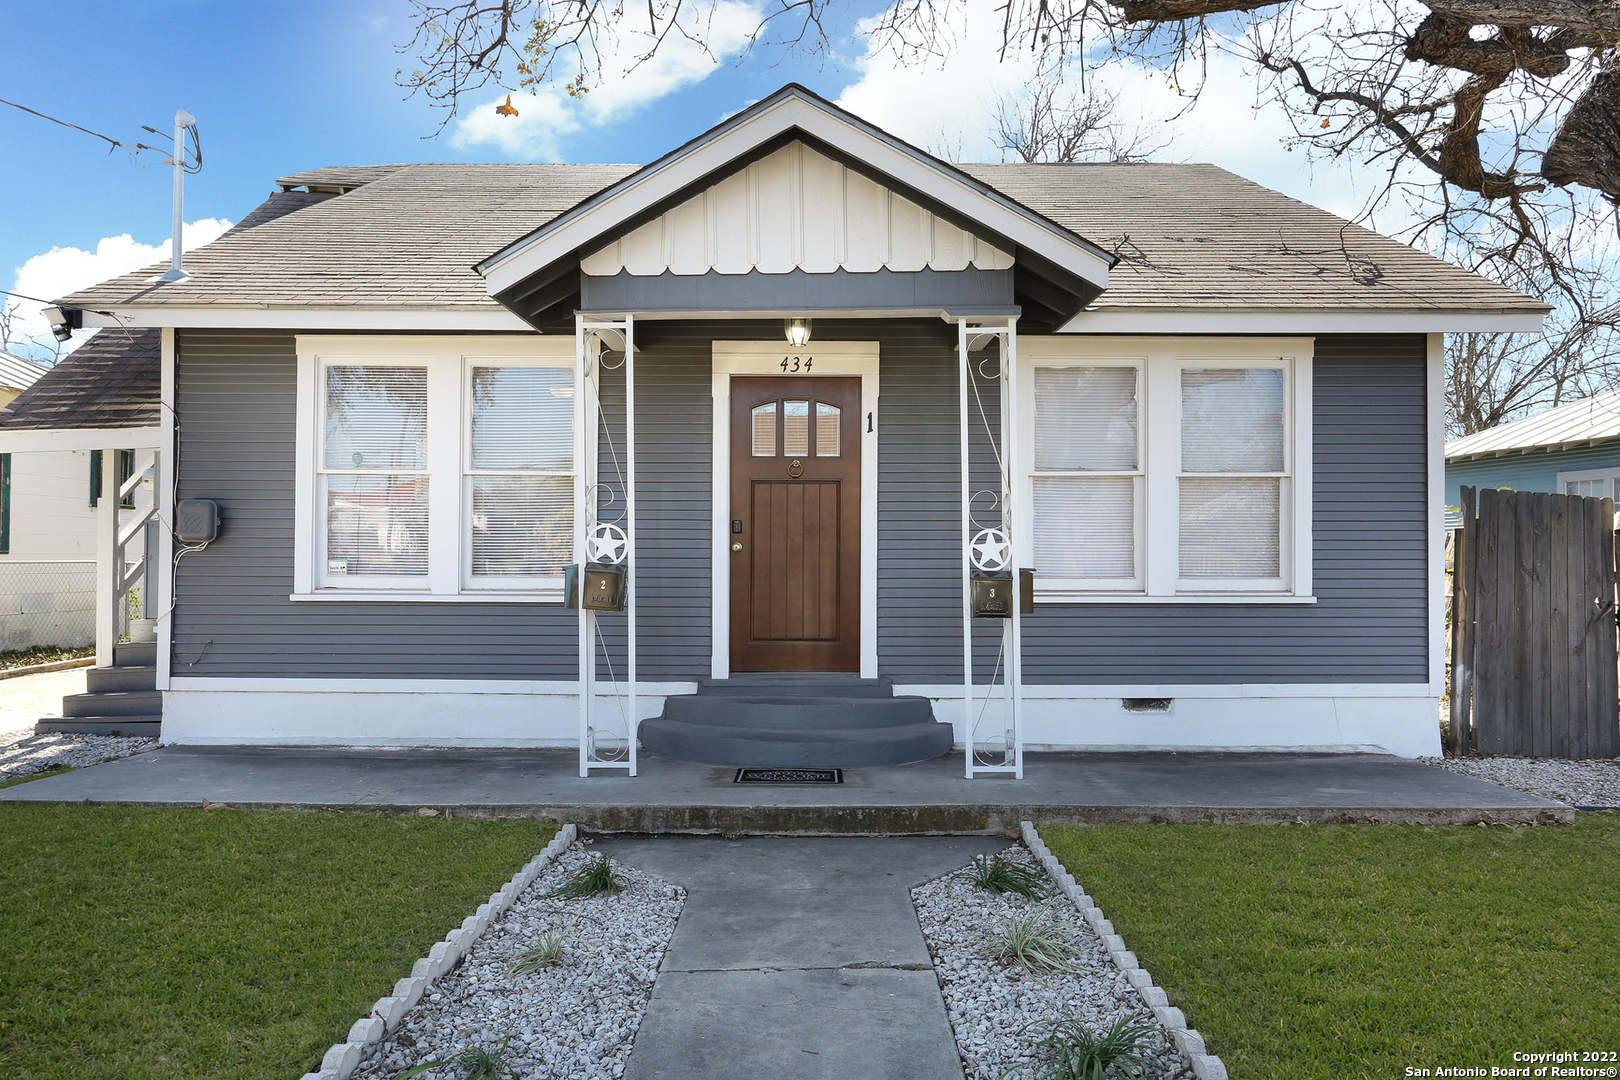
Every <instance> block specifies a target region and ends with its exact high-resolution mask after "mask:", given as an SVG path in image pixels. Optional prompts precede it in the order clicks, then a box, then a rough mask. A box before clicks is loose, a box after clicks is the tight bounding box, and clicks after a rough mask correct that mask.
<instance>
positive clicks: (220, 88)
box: [0, 0, 1355, 296]
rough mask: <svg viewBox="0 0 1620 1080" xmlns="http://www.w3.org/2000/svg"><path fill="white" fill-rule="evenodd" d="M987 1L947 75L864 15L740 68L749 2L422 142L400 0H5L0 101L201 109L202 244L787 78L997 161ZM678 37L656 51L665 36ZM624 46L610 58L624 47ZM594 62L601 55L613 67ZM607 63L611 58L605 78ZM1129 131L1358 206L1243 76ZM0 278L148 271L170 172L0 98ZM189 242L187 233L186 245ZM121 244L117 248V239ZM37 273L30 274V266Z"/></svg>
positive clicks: (629, 129) (1164, 98) (19, 280)
mask: <svg viewBox="0 0 1620 1080" xmlns="http://www.w3.org/2000/svg"><path fill="white" fill-rule="evenodd" d="M993 4H994V0H969V3H968V5H967V11H966V14H965V15H964V16H963V21H962V22H961V24H960V25H958V26H956V27H955V28H954V32H955V34H956V39H957V40H958V41H959V42H960V43H961V45H960V48H959V49H958V50H957V51H956V52H955V54H953V57H952V59H951V60H950V61H949V62H947V63H945V64H939V63H928V64H918V65H909V66H902V65H898V64H896V63H895V62H894V60H893V58H892V57H889V56H886V55H881V56H880V55H869V54H868V52H867V46H866V43H865V39H864V38H862V37H860V36H859V35H858V34H857V33H855V25H854V21H853V20H854V19H855V18H856V17H857V16H859V15H862V14H866V15H870V14H872V13H875V12H877V11H879V10H880V9H881V0H863V3H857V4H855V5H852V6H851V7H848V8H842V9H839V10H840V11H841V12H842V13H843V15H844V17H845V19H846V21H845V23H844V24H843V25H842V26H838V27H832V28H830V29H832V30H833V32H834V34H835V36H836V37H837V39H838V40H837V41H835V47H834V52H835V55H834V56H832V57H831V58H810V57H804V56H787V57H783V56H782V55H781V54H780V53H777V52H774V51H767V52H759V53H755V54H754V55H752V56H745V54H744V51H743V47H742V44H741V41H742V37H743V34H744V33H745V31H746V30H747V29H750V28H751V27H752V25H753V23H754V21H755V19H756V18H757V15H758V13H759V11H760V10H761V9H762V4H757V3H752V2H750V0H721V2H720V5H719V8H718V9H717V14H716V16H715V19H714V22H713V24H712V26H711V36H712V38H713V39H714V41H715V42H716V51H717V52H719V53H720V58H719V62H715V61H714V60H713V59H711V58H709V57H707V56H703V55H701V54H699V53H697V52H696V50H694V49H691V48H690V47H688V48H686V49H685V51H684V52H682V51H681V50H679V49H667V50H666V53H667V56H666V55H665V54H664V53H661V54H660V59H659V61H658V62H657V63H655V64H653V65H647V66H643V67H641V68H639V69H637V70H636V71H634V72H633V73H631V74H630V75H629V76H626V77H622V78H615V79H613V80H612V81H611V83H610V85H607V86H604V87H603V88H601V89H599V90H597V91H596V92H594V93H592V94H591V95H589V96H588V97H587V98H586V99H585V101H584V102H574V101H570V100H568V99H567V98H565V97H563V96H562V95H560V94H542V95H541V96H539V97H534V98H521V99H520V100H519V101H518V105H519V107H520V113H521V116H520V118H519V120H518V121H517V122H512V121H508V120H504V119H502V118H499V117H496V116H495V115H494V113H493V104H494V102H493V100H488V101H484V100H479V99H475V100H474V105H473V107H472V108H471V109H470V110H469V115H468V117H467V118H466V119H464V120H463V121H461V122H459V123H458V124H456V125H454V126H453V127H451V128H450V129H447V130H446V132H445V133H444V134H443V135H441V136H439V137H438V138H436V139H428V140H424V139H422V138H421V136H422V135H424V134H426V133H428V132H431V131H432V130H433V128H434V126H435V125H436V123H437V117H436V114H435V113H434V112H433V110H431V109H430V108H429V107H428V106H427V105H426V104H425V103H424V102H422V101H420V100H412V101H406V100H402V96H401V92H400V90H399V89H398V88H397V87H396V86H395V85H394V71H395V69H396V68H397V67H399V66H401V65H402V64H404V63H407V62H408V60H409V58H402V57H400V56H398V55H396V52H395V48H394V47H395V45H396V43H398V42H401V41H403V40H405V39H406V38H407V37H408V36H409V29H408V25H407V21H406V20H407V16H408V6H407V4H406V3H405V2H404V0H352V2H351V0H344V2H342V3H338V4H330V5H319V4H311V5H304V6H302V7H299V8H296V9H290V8H288V7H286V6H278V5H269V4H262V3H237V2H234V0H232V2H217V0H216V2H203V0H143V2H141V3H138V4H130V3H127V2H123V3H84V4H76V5H72V6H71V8H70V7H68V6H66V5H14V6H12V8H11V10H10V11H9V12H8V14H7V16H6V19H5V25H6V30H7V36H8V39H9V44H10V45H11V48H8V49H7V65H6V68H5V69H4V74H3V75H0V97H4V98H8V99H11V100H15V101H18V102H21V103H22V104H25V105H29V106H32V107H34V108H38V109H41V110H42V111H46V112H49V113H52V114H54V115H57V116H61V117H63V118H64V119H68V120H72V121H74V122H77V123H80V124H83V125H84V126H86V127H89V128H92V129H95V130H97V131H101V132H104V133H106V134H108V135H111V136H113V137H114V138H118V139H123V140H136V139H139V140H142V141H146V142H148V143H151V142H154V141H155V140H154V139H153V137H152V136H150V135H148V134H146V133H145V132H142V131H140V130H139V127H138V125H140V124H143V123H144V124H150V125H151V126H153V127H155V128H158V129H160V130H167V129H168V128H169V126H170V123H171V118H172V116H173V114H174V111H175V109H176V108H177V107H184V108H186V109H188V110H190V111H191V112H192V113H193V114H195V115H196V117H197V118H198V128H199V131H200V133H201V137H202V146H203V155H204V167H203V171H202V173H201V174H200V175H197V176H192V177H188V178H187V184H186V214H185V216H186V220H187V222H188V223H191V222H201V223H202V224H201V225H199V226H198V229H197V233H198V236H199V237H202V238H206V237H208V236H211V235H213V234H216V233H217V232H218V231H219V230H220V229H221V228H223V227H224V223H225V222H233V221H236V220H238V219H239V218H240V217H241V216H242V215H243V214H245V213H246V212H247V211H248V210H250V209H251V208H252V207H253V206H254V205H256V204H257V203H258V202H259V201H260V200H261V199H262V198H263V197H264V196H265V195H266V194H267V193H268V192H270V191H271V190H272V188H273V183H274V180H275V178H276V177H277V176H281V175H284V174H286V173H289V172H295V171H298V170H300V169H306V168H312V167H315V166H320V165H333V164H364V163H374V162H395V161H435V160H437V161H446V160H450V161H503V160H577V161H645V160H648V159H650V158H652V157H655V156H657V155H658V154H660V153H662V152H663V151H665V150H667V149H669V148H670V147H672V146H674V145H677V144H679V143H680V142H682V141H684V140H686V139H687V138H690V137H691V136H693V135H695V134H697V133H698V132H700V131H702V130H703V129H705V128H707V127H708V126H710V125H711V124H713V123H714V122H716V121H717V120H719V119H720V118H721V117H723V116H725V115H726V114H728V113H731V112H734V111H736V110H737V109H739V108H741V107H743V106H744V105H746V104H747V103H748V102H750V101H752V100H755V99H757V98H759V97H761V96H763V95H764V94H766V93H768V92H770V91H771V90H773V89H775V88H776V87H777V86H780V85H781V84H782V83H784V82H787V81H790V80H791V81H799V82H803V83H805V84H807V85H809V86H810V87H811V88H813V89H815V90H817V91H819V92H820V93H823V94H825V95H826V96H828V97H830V98H833V99H835V100H839V101H840V103H841V104H844V105H845V106H846V107H849V108H851V109H853V110H854V111H856V112H858V113H860V114H862V115H864V116H867V117H868V118H869V119H871V120H873V121H874V122H877V123H879V124H881V125H883V126H885V127H887V128H889V129H890V130H892V131H895V132H896V133H897V134H900V135H902V136H904V137H907V138H910V139H912V140H913V141H916V142H918V143H921V144H923V145H925V146H928V147H929V148H930V149H934V150H936V151H939V150H944V151H960V153H961V154H962V156H963V157H965V158H967V159H969V160H986V159H988V160H994V159H995V158H996V154H995V151H994V146H993V144H992V143H991V142H990V141H989V130H990V122H991V112H992V103H993V100H994V99H995V98H996V97H997V96H998V95H1001V94H1016V93H1017V92H1018V91H1019V90H1020V88H1021V87H1022V86H1023V85H1024V81H1025V79H1027V77H1028V74H1029V72H1028V71H1027V70H1025V69H1024V68H1023V67H1021V66H1020V64H1021V61H1019V60H1016V59H1015V60H1014V61H1012V62H1001V61H998V60H997V58H996V57H995V53H994V48H993V38H994V31H995V29H996V26H995V24H996V16H995V13H994V10H993ZM671 40H673V39H671ZM633 44H634V43H633V42H632V43H630V45H627V46H626V52H628V49H629V48H631V47H633ZM609 66H611V63H610V65H609ZM620 66H621V67H622V66H624V65H622V64H621V65H620ZM1111 77H1112V79H1113V82H1112V85H1114V86H1115V87H1116V89H1121V90H1122V91H1123V92H1124V93H1125V99H1126V100H1127V101H1128V102H1129V103H1130V107H1131V108H1132V109H1133V110H1136V112H1137V115H1136V116H1135V119H1137V120H1139V121H1140V122H1142V123H1144V124H1148V125H1151V126H1163V127H1164V128H1165V130H1166V131H1168V132H1170V133H1171V134H1172V135H1174V139H1173V140H1172V142H1171V145H1170V147H1169V148H1168V150H1167V151H1166V152H1165V153H1164V154H1161V155H1160V156H1161V157H1164V158H1166V159H1168V160H1214V161H1217V162H1218V163H1221V164H1225V165H1227V166H1228V167H1229V168H1232V169H1234V170H1235V171H1237V172H1241V173H1243V174H1245V175H1248V176H1250V177H1252V178H1254V179H1257V180H1260V181H1261V182H1263V183H1268V184H1271V185H1272V186H1275V187H1279V188H1281V189H1282V190H1285V191H1288V192H1289V193H1291V194H1294V195H1296V196H1299V197H1301V198H1306V199H1308V200H1310V201H1313V202H1317V203H1318V204H1321V205H1325V206H1328V207H1329V208H1330V209H1335V210H1338V211H1341V212H1345V211H1349V210H1352V209H1353V208H1354V205H1355V200H1354V194H1353V191H1352V190H1351V188H1350V186H1349V185H1348V182H1347V181H1346V178H1344V177H1343V176H1341V175H1329V176H1315V175H1312V173H1311V172H1310V170H1309V168H1308V167H1307V165H1306V162H1305V161H1304V156H1303V154H1291V153H1289V152H1287V151H1286V150H1285V149H1283V147H1282V145H1281V139H1282V137H1283V136H1284V135H1286V130H1285V128H1284V126H1283V124H1282V121H1281V117H1280V113H1278V112H1277V111H1276V110H1275V108H1270V109H1265V108H1262V109H1260V110H1259V111H1255V110H1254V109H1253V108H1252V106H1253V105H1254V101H1255V89H1254V84H1253V81H1252V79H1251V78H1250V77H1249V76H1248V74H1247V73H1246V72H1242V71H1239V70H1235V69H1233V70H1226V69H1217V70H1216V72H1215V74H1214V76H1213V78H1212V81H1211V88H1210V91H1209V100H1206V101H1205V102H1203V103H1201V104H1200V105H1199V107H1198V109H1197V110H1195V114H1194V115H1191V116H1187V117H1181V118H1179V119H1176V120H1173V121H1172V120H1170V119H1168V118H1170V117H1172V116H1173V115H1174V113H1175V112H1176V111H1177V110H1178V109H1179V107H1180V104H1182V103H1180V102H1178V101H1177V100H1176V99H1175V97H1174V94H1173V93H1172V92H1171V91H1170V90H1169V89H1168V88H1167V86H1166V84H1165V80H1164V79H1163V77H1162V75H1160V74H1159V73H1156V72H1150V71H1144V70H1142V69H1129V70H1119V71H1116V72H1114V73H1113V74H1112V76H1111ZM0 146H4V147H5V149H6V151H7V154H6V157H7V160H8V167H7V168H6V169H5V170H3V171H0V205H3V206H4V207H5V212H4V214H3V217H0V287H7V288H12V289H18V290H24V291H27V290H29V289H34V290H45V291H47V292H49V293H50V294H51V295H53V296H54V295H60V293H61V292H65V291H67V290H69V289H72V288H78V287H80V286H82V285H86V284H90V283H91V282H93V281H95V280H100V279H102V278H104V277H108V276H111V275H113V274H116V273H122V272H124V271H126V270H128V269H132V268H134V267H135V266H138V265H144V264H145V263H146V262H149V261H152V258H153V256H154V253H156V252H157V251H158V247H159V245H162V244H163V243H165V242H166V238H167V237H168V236H169V233H170V228H169V222H170V205H169V190H170V171H169V170H168V169H167V168H166V167H165V166H163V165H162V163H161V161H160V157H159V155H157V154H152V153H147V154H143V155H141V158H140V160H139V162H135V163H132V162H131V160H130V157H129V156H128V155H127V154H126V153H124V152H123V151H119V150H114V151H112V152H111V153H109V152H108V151H107V149H106V146H105V144H103V143H101V142H100V141H98V140H96V139H92V138H90V137H88V136H86V135H83V134H80V133H78V132H74V131H70V130H68V129H66V128H62V127H58V126H56V125H53V124H49V123H46V122H45V121H42V120H40V119H37V118H35V117H32V116H28V115H26V114H24V113H21V112H18V111H16V110H13V109H9V108H4V107H0ZM189 233H190V229H189V227H188V234H189ZM126 234H127V239H125V236H126ZM30 260H32V261H30Z"/></svg>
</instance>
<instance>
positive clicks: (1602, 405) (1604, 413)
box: [1446, 390, 1620, 461]
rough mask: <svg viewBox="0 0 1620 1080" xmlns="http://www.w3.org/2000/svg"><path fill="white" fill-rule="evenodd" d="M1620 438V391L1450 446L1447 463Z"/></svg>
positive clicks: (1485, 431)
mask: <svg viewBox="0 0 1620 1080" xmlns="http://www.w3.org/2000/svg"><path fill="white" fill-rule="evenodd" d="M1614 438H1620V390H1610V391H1607V392H1605V393H1602V394H1593V395H1592V396H1591V397H1589V398H1582V399H1581V400H1579V401H1572V402H1570V403H1569V404H1568V405H1559V406H1558V407H1556V408H1552V409H1547V410H1545V411H1544V412H1538V413H1535V414H1534V415H1532V416H1526V417H1524V418H1523V419H1521V420H1513V421H1510V422H1508V423H1506V424H1498V425H1497V426H1496V427H1493V428H1487V429H1486V430H1484V431H1477V432H1475V433H1474V434H1472V435H1465V436H1463V437H1462V438H1460V439H1453V440H1452V441H1451V442H1448V443H1446V460H1447V461H1462V460H1466V459H1469V458H1478V457H1490V456H1492V455H1495V454H1509V453H1515V452H1520V451H1525V450H1543V449H1556V448H1559V447H1569V446H1582V445H1585V444H1587V443H1592V442H1600V441H1602V440H1604V439H1614Z"/></svg>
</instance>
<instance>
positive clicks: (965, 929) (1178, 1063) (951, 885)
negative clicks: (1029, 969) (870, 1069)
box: [911, 846, 1192, 1080]
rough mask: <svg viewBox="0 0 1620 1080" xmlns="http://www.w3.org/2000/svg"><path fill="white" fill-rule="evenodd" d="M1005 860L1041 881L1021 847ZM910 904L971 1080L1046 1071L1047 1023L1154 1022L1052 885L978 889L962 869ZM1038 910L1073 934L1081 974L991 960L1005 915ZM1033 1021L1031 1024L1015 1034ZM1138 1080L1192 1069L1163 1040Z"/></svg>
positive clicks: (1162, 1079) (1179, 1079)
mask: <svg viewBox="0 0 1620 1080" xmlns="http://www.w3.org/2000/svg"><path fill="white" fill-rule="evenodd" d="M1002 857H1003V858H1005V859H1008V860H1010V861H1013V862H1016V863H1018V864H1020V865H1023V866H1026V867H1029V868H1030V869H1033V870H1035V871H1036V872H1037V873H1039V874H1041V876H1042V877H1043V878H1044V877H1045V871H1043V870H1042V869H1041V868H1040V866H1039V864H1037V863H1036V862H1035V860H1034V859H1033V858H1032V857H1031V856H1030V854H1029V852H1028V851H1027V850H1026V849H1025V848H1023V847H1022V846H1019V847H1013V848H1009V849H1008V850H1006V851H1005V852H1003V853H1002ZM911 900H912V903H913V904H914V905H915V906H916V908H917V920H918V922H919V923H921V924H922V932H923V937H924V938H926V939H927V941H928V951H929V953H930V954H931V955H932V956H933V958H934V971H935V973H936V974H937V975H938V976H939V984H940V989H941V991H943V993H944V995H945V1008H946V1011H947V1013H949V1015H950V1019H951V1028H952V1029H953V1030H954V1031H955V1032H956V1046H957V1050H958V1052H959V1053H960V1054H961V1055H962V1071H963V1073H964V1074H965V1076H966V1078H967V1080H1001V1078H1002V1077H1004V1076H1007V1074H1008V1073H1009V1071H1011V1070H1016V1071H1014V1072H1012V1076H1013V1077H1017V1078H1020V1080H1022V1078H1031V1077H1035V1076H1038V1075H1040V1071H1039V1069H1038V1068H1037V1067H1036V1066H1037V1064H1038V1061H1039V1058H1038V1051H1036V1049H1035V1044H1036V1043H1037V1042H1039V1041H1040V1039H1042V1038H1043V1037H1044V1035H1045V1032H1044V1031H1043V1030H1042V1027H1043V1023H1044V1022H1045V1021H1050V1020H1062V1019H1071V1018H1072V1019H1077V1020H1081V1021H1083V1022H1084V1023H1085V1024H1086V1025H1087V1026H1088V1027H1090V1028H1092V1029H1093V1030H1094V1031H1101V1030H1103V1029H1105V1028H1107V1027H1108V1026H1109V1025H1111V1024H1112V1023H1113V1022H1114V1021H1115V1020H1116V1019H1118V1018H1119V1017H1120V1016H1129V1017H1130V1018H1131V1020H1132V1021H1133V1022H1136V1023H1143V1024H1149V1025H1152V1024H1153V1023H1154V1020H1153V1013H1152V1011H1151V1010H1150V1009H1149V1008H1148V1005H1147V1003H1146V1002H1145V1001H1143V1000H1142V996H1141V995H1140V994H1139V993H1138V992H1137V991H1136V989H1135V988H1134V987H1132V986H1131V985H1130V983H1128V982H1127V981H1126V980H1125V976H1124V975H1123V974H1122V973H1121V972H1120V971H1119V969H1118V968H1116V967H1115V966H1114V964H1113V961H1111V960H1110V959H1109V957H1108V951H1107V949H1105V948H1104V947H1103V943H1102V941H1101V940H1099V939H1098V937H1097V935H1096V934H1094V933H1093V932H1092V930H1091V928H1090V927H1088V926H1087V925H1086V924H1085V921H1084V920H1083V919H1082V918H1080V913H1079V912H1077V911H1076V910H1075V909H1074V906H1073V905H1072V904H1070V903H1069V902H1068V901H1067V900H1066V899H1065V898H1064V897H1063V896H1062V895H1061V894H1059V893H1058V892H1057V891H1056V890H1055V889H1054V890H1052V895H1051V896H1050V897H1048V898H1047V899H1045V900H1030V899H1027V898H1025V897H1022V896H1012V895H1007V894H1000V895H997V894H992V893H988V892H985V891H983V890H982V889H979V888H978V887H976V886H975V885H973V884H972V882H970V881H969V880H968V879H967V877H966V876H965V875H964V874H963V873H962V872H961V871H957V872H955V873H952V874H949V875H947V876H945V877H942V878H937V879H935V880H934V881H930V882H928V883H926V884H924V885H919V886H918V887H917V888H915V889H913V890H911ZM1042 904H1045V905H1048V906H1049V907H1050V909H1051V910H1052V912H1053V917H1054V919H1055V920H1056V921H1058V922H1060V923H1062V924H1063V925H1065V926H1066V927H1067V928H1068V929H1069V933H1070V943H1071V946H1072V948H1071V955H1072V957H1073V959H1074V960H1076V961H1078V962H1079V963H1080V964H1082V965H1084V968H1085V970H1083V971H1081V972H1079V973H1077V974H1053V975H1039V976H1036V975H1030V974H1028V973H1026V972H1025V971H1024V970H1023V969H1022V968H1020V967H1018V966H1017V965H1014V964H1009V963H1003V962H1002V961H1000V960H996V959H993V958H992V956H991V946H990V935H991V932H992V931H993V930H994V929H995V928H996V927H997V926H998V925H1000V923H1001V922H1002V921H1003V920H1005V919H1006V918H1007V917H1008V916H1010V915H1015V914H1020V913H1028V912H1030V911H1032V910H1033V909H1036V908H1038V907H1040V906H1041V905H1042ZM1028 1024H1033V1025H1034V1026H1033V1027H1030V1029H1029V1030H1028V1031H1025V1032H1024V1033H1023V1034H1019V1029H1020V1028H1023V1027H1024V1026H1025V1025H1028ZM1142 1075H1143V1076H1144V1077H1146V1078H1151V1080H1187V1078H1190V1077H1191V1076H1192V1063H1191V1062H1190V1061H1188V1060H1187V1058H1186V1056H1185V1055H1183V1054H1182V1053H1181V1052H1180V1051H1179V1050H1178V1049H1176V1047H1175V1045H1174V1044H1173V1043H1172V1042H1171V1041H1170V1040H1169V1039H1168V1038H1161V1040H1160V1041H1159V1043H1158V1045H1157V1047H1156V1048H1155V1049H1154V1051H1153V1056H1152V1059H1151V1061H1150V1062H1149V1063H1148V1065H1147V1068H1146V1071H1145V1072H1144V1073H1143V1074H1142Z"/></svg>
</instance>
